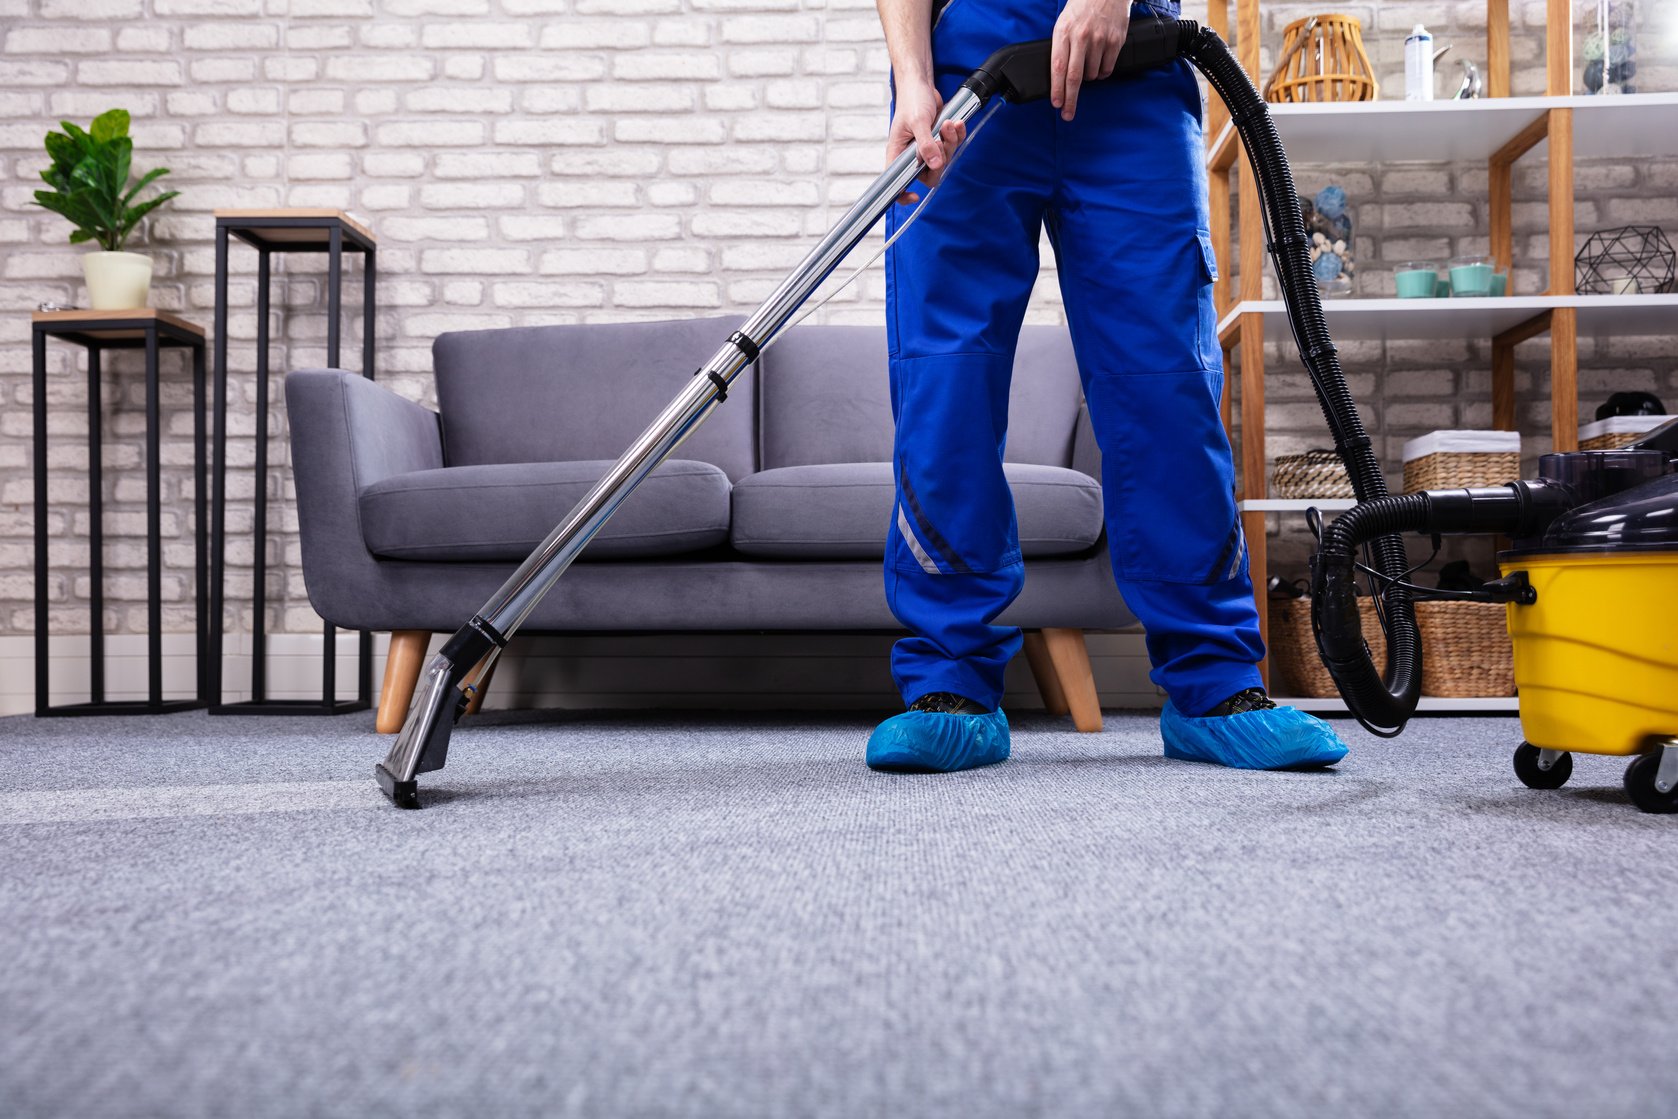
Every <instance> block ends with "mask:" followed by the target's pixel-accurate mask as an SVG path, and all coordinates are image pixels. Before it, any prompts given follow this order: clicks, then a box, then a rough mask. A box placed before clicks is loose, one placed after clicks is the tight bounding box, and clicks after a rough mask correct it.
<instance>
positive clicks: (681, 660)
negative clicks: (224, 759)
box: [0, 632, 1162, 715]
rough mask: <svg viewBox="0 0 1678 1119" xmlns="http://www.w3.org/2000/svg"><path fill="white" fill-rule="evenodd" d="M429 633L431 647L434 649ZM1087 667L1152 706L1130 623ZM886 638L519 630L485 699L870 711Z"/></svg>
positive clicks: (189, 649) (298, 646) (169, 656)
mask: <svg viewBox="0 0 1678 1119" xmlns="http://www.w3.org/2000/svg"><path fill="white" fill-rule="evenodd" d="M445 636H446V635H442V634H439V635H438V636H437V637H436V638H434V639H433V641H432V648H433V650H435V649H436V648H438V647H440V646H441V644H442V642H443V640H444V638H445ZM1088 640H1089V650H1090V663H1091V665H1092V667H1093V668H1094V671H1095V680H1096V688H1097V691H1098V692H1099V693H1100V695H1101V703H1102V706H1104V707H1116V708H1123V707H1138V708H1151V707H1158V706H1160V703H1161V698H1162V697H1161V693H1160V692H1159V690H1158V689H1156V688H1155V687H1154V686H1153V684H1152V683H1150V682H1149V680H1148V658H1147V654H1146V651H1145V650H1144V648H1143V645H1142V635H1141V634H1140V633H1110V634H1109V633H1104V634H1091V635H1090V637H1089V639H1088ZM324 641H325V636H324V635H322V634H318V633H315V634H300V633H296V634H276V635H271V636H270V637H269V638H268V639H267V649H268V696H269V698H271V699H315V698H318V697H319V695H320V673H321V649H322V647H323V643H324ZM891 642H892V639H891V638H890V637H882V636H873V635H858V634H662V635H648V636H616V635H614V636H583V637H530V638H519V639H517V640H515V642H514V643H513V645H512V647H511V650H510V651H509V652H508V654H507V655H506V656H505V657H504V658H503V660H502V663H501V664H500V665H499V666H498V668H497V670H496V675H495V680H494V682H493V684H492V685H491V686H490V690H489V695H488V696H487V697H486V703H485V706H486V707H489V708H571V709H588V708H635V707H673V708H708V709H730V708H733V709H742V710H775V709H789V708H790V709H800V708H802V709H817V710H820V709H825V710H878V709H881V708H890V707H891V706H893V705H894V704H895V703H897V702H898V700H897V695H896V692H895V691H894V689H893V687H892V683H891V674H890V671H889V661H888V657H889V654H890V650H891ZM34 644H35V642H34V638H33V637H31V636H29V635H27V634H20V635H10V636H0V715H19V714H27V713H29V712H31V711H33V710H34V709H35V669H34V664H35V659H34V653H35V648H34ZM88 644H89V642H88V638H87V637H86V636H85V635H84V636H79V637H78V636H65V637H55V638H54V639H53V643H52V651H51V661H50V664H51V693H50V694H51V702H52V703H53V704H55V705H57V704H61V703H79V702H82V701H85V700H86V699H87V698H88V686H89V664H88ZM356 644H357V636H356V634H354V633H345V632H341V633H339V634H338V636H337V674H338V679H337V685H338V687H337V693H338V696H339V698H340V699H351V698H354V695H355V680H356V670H357V663H356V662H357V654H356ZM228 645H229V652H228V654H227V656H226V657H225V659H224V661H223V675H222V679H223V680H224V682H225V684H226V693H225V696H224V698H225V699H226V700H227V701H229V702H236V701H238V700H242V699H249V698H250V691H249V684H250V653H251V645H250V635H249V634H234V635H229V637H228ZM388 645H389V635H388V634H383V633H379V634H374V636H373V687H374V692H375V698H377V691H378V687H379V682H380V680H381V678H382V677H383V674H384V662H385V651H386V649H387V647H388ZM193 676H194V667H193V636H192V635H191V634H187V633H171V634H165V635H164V637H163V682H164V695H165V697H166V698H171V699H173V698H189V697H190V696H191V695H192V687H193ZM105 680H106V685H105V698H107V699H111V700H122V699H144V698H146V639H145V637H144V635H138V634H122V635H113V636H110V637H107V638H106V639H105ZM1003 704H1004V706H1006V707H1009V708H1013V709H1015V710H1022V711H1024V710H1031V709H1034V708H1041V706H1042V701H1041V699H1040V698H1039V697H1038V695H1037V690H1036V687H1035V685H1034V684H1033V682H1032V679H1031V672H1030V670H1029V669H1028V668H1027V666H1026V664H1025V661H1024V658H1023V657H1017V658H1015V661H1014V663H1013V664H1011V665H1009V666H1008V676H1007V683H1006V693H1005V695H1004V697H1003Z"/></svg>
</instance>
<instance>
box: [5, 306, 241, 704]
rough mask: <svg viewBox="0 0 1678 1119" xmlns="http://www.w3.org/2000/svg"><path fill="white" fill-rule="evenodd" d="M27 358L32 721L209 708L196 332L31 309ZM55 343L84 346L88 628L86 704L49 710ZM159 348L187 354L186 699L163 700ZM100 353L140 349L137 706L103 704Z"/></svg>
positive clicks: (147, 315)
mask: <svg viewBox="0 0 1678 1119" xmlns="http://www.w3.org/2000/svg"><path fill="white" fill-rule="evenodd" d="M31 327H32V329H31V334H32V336H33V342H34V358H35V417H34V419H35V714H36V715H161V714H164V713H166V712H169V711H187V710H191V709H192V708H196V707H203V706H205V705H206V704H208V703H209V701H210V695H211V692H210V690H209V686H208V685H209V666H210V656H209V650H210V636H209V634H210V630H209V620H210V619H209V611H208V609H207V608H206V595H207V592H208V588H209V582H210V580H209V560H208V555H207V551H206V547H205V544H206V537H205V533H204V512H205V508H206V506H207V504H208V500H209V490H208V489H207V487H206V486H205V473H206V472H205V458H204V329H203V328H202V327H200V326H195V325H193V324H192V323H190V322H187V321H186V320H185V319H182V318H179V317H177V316H175V315H171V314H169V313H168V312H167V311H158V310H154V309H151V308H140V309H137V310H132V311H37V312H35V313H34V315H33V317H32V319H31ZM48 338H58V339H62V340H63V341H66V342H73V343H75V344H77V345H80V346H85V347H86V348H87V469H88V485H87V505H88V550H89V560H88V568H89V574H90V575H91V581H90V582H91V587H90V590H89V592H88V596H89V603H88V605H89V608H90V610H91V611H92V615H93V617H92V624H91V626H90V627H89V631H88V632H89V634H90V638H91V649H90V654H89V655H90V661H91V663H90V664H89V676H90V684H91V687H90V689H89V690H90V692H91V693H92V694H91V698H90V699H89V701H88V702H86V703H67V704H60V705H58V706H56V707H54V706H52V704H51V702H50V695H49V689H50V684H51V681H50V680H49V673H48V656H49V655H50V652H51V645H50V641H51V635H50V631H49V623H50V621H51V617H50V610H49V604H48V597H49V596H48V593H47V579H48V576H49V574H50V572H51V567H50V565H49V563H48V558H47V512H48V503H47V339H48ZM164 347H180V348H184V349H189V350H191V351H192V477H193V511H194V513H195V514H196V519H195V521H194V523H193V555H194V557H195V559H194V569H195V570H194V573H193V578H194V583H193V587H194V593H195V595H196V607H197V609H196V613H195V615H194V625H195V627H196V630H195V636H196V644H195V646H194V649H195V652H196V654H197V655H196V658H195V661H196V688H195V698H193V699H176V700H165V699H164V698H163V544H162V535H163V532H162V523H163V500H162V494H161V490H160V487H161V483H162V435H163V425H162V418H161V416H160V415H159V400H158V368H157V361H158V352H159V351H160V350H161V349H163V348H164ZM106 350H144V351H145V353H146V449H145V463H146V696H147V698H145V699H143V700H126V701H124V700H116V701H112V700H107V699H106V698H105V587H104V583H105V562H104V548H105V530H104V513H105V509H104V493H103V488H104V463H103V456H104V441H103V434H102V431H101V428H102V426H103V425H102V424H101V422H100V421H101V418H102V409H101V402H100V395H101V394H100V387H101V386H100V372H101V370H100V356H101V355H102V354H103V353H104V352H105V351H106Z"/></svg>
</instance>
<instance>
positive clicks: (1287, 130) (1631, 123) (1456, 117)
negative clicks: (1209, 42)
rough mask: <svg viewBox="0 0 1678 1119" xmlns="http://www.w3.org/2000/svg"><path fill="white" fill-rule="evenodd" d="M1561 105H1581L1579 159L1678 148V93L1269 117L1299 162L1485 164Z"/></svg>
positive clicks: (1278, 109)
mask: <svg viewBox="0 0 1678 1119" xmlns="http://www.w3.org/2000/svg"><path fill="white" fill-rule="evenodd" d="M1556 108H1571V109H1574V110H1575V114H1574V120H1573V157H1574V158H1575V159H1591V158H1596V157H1605V156H1619V157H1622V158H1633V157H1648V156H1665V155H1678V93H1638V94H1632V95H1630V96H1625V97H1486V98H1480V99H1477V100H1473V101H1329V102H1306V103H1303V104H1297V105H1272V106H1270V116H1271V119H1273V120H1274V121H1275V122H1276V131H1277V133H1278V134H1279V135H1280V136H1281V138H1282V147H1283V148H1284V149H1285V150H1286V151H1287V153H1288V161H1289V162H1290V163H1293V164H1305V163H1465V162H1466V163H1484V162H1486V160H1488V159H1490V158H1491V156H1492V154H1493V153H1494V152H1496V151H1497V150H1498V149H1499V148H1501V147H1503V145H1505V144H1507V143H1508V142H1509V141H1510V140H1513V139H1514V138H1515V136H1516V135H1517V134H1519V133H1520V131H1521V130H1522V129H1524V128H1525V127H1526V126H1527V125H1529V124H1531V123H1532V122H1533V121H1535V120H1537V119H1538V118H1539V116H1540V115H1542V114H1543V113H1544V111H1545V110H1547V109H1556ZM1233 127H1234V126H1233V125H1227V124H1226V125H1225V126H1224V132H1226V133H1227V132H1229V131H1230V130H1231V129H1233ZM1218 143H1219V146H1221V145H1222V144H1223V143H1224V135H1223V134H1222V133H1220V134H1219V137H1218Z"/></svg>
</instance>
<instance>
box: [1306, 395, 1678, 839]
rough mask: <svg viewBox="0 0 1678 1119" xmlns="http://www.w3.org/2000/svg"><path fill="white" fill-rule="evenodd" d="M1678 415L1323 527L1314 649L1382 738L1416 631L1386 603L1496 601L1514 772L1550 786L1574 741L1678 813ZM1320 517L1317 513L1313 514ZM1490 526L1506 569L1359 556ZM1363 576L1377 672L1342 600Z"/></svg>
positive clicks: (1366, 508) (1410, 695) (1415, 686)
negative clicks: (1432, 583) (1533, 473)
mask: <svg viewBox="0 0 1678 1119" xmlns="http://www.w3.org/2000/svg"><path fill="white" fill-rule="evenodd" d="M1674 456H1678V421H1673V422H1672V423H1669V424H1667V425H1666V426H1664V427H1662V428H1659V429H1657V430H1656V431H1654V432H1651V433H1650V434H1649V435H1647V436H1645V437H1644V438H1643V439H1642V440H1641V441H1640V442H1638V443H1636V444H1634V445H1633V446H1632V447H1630V448H1627V449H1624V450H1617V451H1575V452H1569V453H1565V454H1552V455H1545V456H1543V457H1542V458H1541V459H1540V460H1539V477H1538V478H1537V479H1535V480H1532V481H1522V482H1511V483H1510V484H1509V485H1507V486H1496V487H1488V488H1485V489H1461V490H1429V491H1427V492H1425V493H1419V494H1407V495H1405V496H1402V497H1385V498H1380V499H1378V500H1375V501H1369V502H1364V503H1362V504H1360V505H1357V506H1355V507H1353V508H1352V509H1351V510H1350V511H1349V512H1347V513H1345V514H1344V515H1342V516H1341V517H1340V518H1338V519H1337V520H1336V521H1335V522H1334V523H1333V524H1332V525H1330V526H1329V527H1328V528H1327V529H1326V530H1324V531H1321V532H1320V546H1319V549H1318V551H1317V553H1316V555H1315V556H1313V557H1312V588H1313V602H1312V620H1313V626H1314V628H1315V630H1316V634H1317V645H1318V650H1319V652H1320V653H1321V654H1322V657H1323V662H1324V664H1325V665H1326V666H1327V667H1328V669H1329V672H1330V674H1331V675H1332V676H1333V677H1334V679H1335V683H1336V684H1337V685H1338V686H1339V688H1340V691H1341V694H1342V695H1343V696H1344V697H1345V698H1346V702H1347V705H1348V706H1349V707H1350V708H1351V710H1352V713H1353V714H1354V715H1356V716H1357V717H1358V719H1359V720H1360V721H1361V722H1363V723H1364V725H1365V726H1366V727H1368V728H1369V729H1370V730H1372V731H1374V732H1375V733H1377V734H1383V735H1392V734H1396V733H1398V731H1399V730H1401V729H1402V728H1403V725H1404V722H1405V720H1406V719H1407V718H1408V717H1409V715H1410V714H1411V713H1413V712H1414V710H1415V701H1416V695H1417V692H1418V691H1419V682H1420V680H1421V656H1422V649H1421V645H1420V643H1419V642H1418V641H1417V640H1416V639H1415V634H1414V631H1413V628H1409V627H1406V625H1405V624H1404V622H1405V619H1403V618H1402V617H1400V614H1401V613H1408V612H1409V611H1401V610H1399V609H1395V607H1399V606H1402V605H1405V604H1407V603H1408V602H1411V601H1414V600H1415V599H1417V598H1468V599H1475V600H1478V601H1490V602H1505V603H1507V604H1508V606H1507V609H1508V612H1509V634H1510V637H1511V639H1512V640H1513V643H1514V652H1515V685H1516V689H1517V691H1518V693H1519V696H1520V714H1521V730H1522V732H1523V733H1524V734H1525V736H1526V741H1525V742H1523V743H1521V745H1520V747H1519V748H1518V749H1516V751H1515V774H1516V776H1517V777H1519V778H1520V780H1521V781H1522V783H1523V784H1525V785H1527V786H1529V787H1530V788H1534V789H1558V788H1560V787H1561V786H1562V785H1563V784H1565V783H1566V782H1567V779H1568V777H1569V776H1571V774H1572V772H1573V758H1572V755H1573V754H1575V753H1585V754H1609V755H1616V756H1622V757H1624V756H1633V757H1634V760H1633V761H1632V763H1631V765H1630V766H1629V767H1628V768H1627V769H1626V773H1625V787H1626V792H1627V793H1628V794H1629V795H1630V797H1631V799H1632V802H1633V803H1634V804H1636V805H1637V807H1639V808H1641V809H1642V810H1643V811H1645V812H1660V813H1672V812H1678V458H1675V457H1674ZM1315 523H1316V524H1318V525H1319V526H1320V521H1318V522H1315ZM1399 532H1421V533H1427V534H1431V535H1433V536H1435V537H1438V536H1441V535H1446V534H1454V533H1469V532H1473V533H1484V532H1500V533H1503V534H1505V535H1508V536H1510V537H1512V538H1513V542H1514V546H1513V547H1511V548H1510V549H1508V550H1507V551H1504V552H1502V553H1501V554H1500V555H1499V556H1498V565H1499V568H1500V574H1501V578H1499V579H1497V580H1495V581H1494V582H1492V583H1489V584H1487V585H1486V587H1485V588H1483V589H1481V590H1479V591H1456V592H1452V591H1436V590H1432V589H1427V588H1422V587H1417V586H1415V585H1414V584H1410V583H1407V582H1405V581H1403V580H1395V579H1390V578H1387V577H1386V576H1384V575H1381V574H1379V573H1378V572H1376V571H1375V570H1374V569H1372V568H1366V567H1364V565H1362V564H1360V563H1358V562H1357V551H1358V549H1359V548H1360V547H1362V546H1363V545H1364V544H1366V543H1367V542H1368V541H1370V540H1373V539H1376V538H1378V537H1380V536H1383V535H1386V534H1390V533H1399ZM1360 570H1362V571H1364V572H1366V573H1368V574H1369V575H1370V576H1371V578H1372V580H1373V582H1374V584H1375V590H1376V592H1377V594H1378V595H1379V596H1380V598H1381V600H1382V601H1381V605H1382V609H1383V613H1384V615H1385V616H1386V622H1387V624H1388V626H1389V632H1388V649H1389V654H1388V664H1387V671H1386V673H1385V675H1384V678H1383V676H1382V675H1378V674H1377V673H1376V669H1375V667H1374V665H1373V663H1372V662H1371V659H1370V656H1369V651H1368V648H1367V646H1365V645H1364V643H1363V636H1362V631H1361V629H1360V628H1359V623H1358V613H1357V605H1356V602H1355V600H1354V599H1353V598H1352V597H1351V596H1352V594H1353V593H1354V581H1355V578H1356V573H1357V572H1358V571H1360Z"/></svg>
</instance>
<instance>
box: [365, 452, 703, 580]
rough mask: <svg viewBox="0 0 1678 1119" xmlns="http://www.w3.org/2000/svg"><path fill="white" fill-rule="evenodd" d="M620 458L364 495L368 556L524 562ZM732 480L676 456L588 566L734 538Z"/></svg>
mask: <svg viewBox="0 0 1678 1119" xmlns="http://www.w3.org/2000/svg"><path fill="white" fill-rule="evenodd" d="M611 465H612V463H611V461H610V460H606V459H601V460H591V461H583V462H524V463H504V464H494V465H486V466H453V467H446V468H444V469H442V470H416V471H414V472H413V473H411V474H399V475H397V476H395V477H393V478H386V479H384V480H383V481H379V482H375V483H373V484H372V485H370V486H368V487H367V488H366V489H364V490H362V491H361V495H360V505H361V531H362V535H363V537H364V539H365V540H366V543H367V549H368V551H370V552H372V553H373V554H374V555H376V556H382V557H384V558H386V559H404V560H432V561H436V560H522V559H524V558H525V557H526V556H528V555H529V554H530V553H531V552H532V551H533V550H535V548H536V545H538V544H540V543H541V542H542V541H543V540H544V539H546V538H547V535H548V533H550V532H552V531H553V528H554V526H555V525H557V524H559V522H560V521H561V520H563V519H564V517H565V515H566V514H567V513H569V512H570V511H571V510H572V508H573V507H574V506H575V505H576V504H577V502H578V501H579V500H581V499H582V497H583V495H584V494H586V493H587V492H588V491H589V489H590V487H592V486H593V485H594V484H595V483H596V482H597V481H599V480H600V478H601V477H602V476H603V475H604V474H605V473H606V471H607V470H608V469H609V468H610V467H611ZM728 490H729V486H728V475H727V474H725V473H723V471H722V469H721V468H719V467H716V466H712V465H711V464H710V463H708V462H693V461H691V460H686V459H671V460H670V461H669V462H666V463H664V464H663V465H662V466H660V467H659V468H658V469H657V470H655V471H653V472H652V474H651V475H649V476H648V477H647V479H646V480H645V481H643V482H642V483H641V485H640V486H639V487H637V488H636V490H635V492H634V493H633V494H631V495H630V496H629V499H628V500H626V501H625V502H624V503H623V507H622V508H620V509H619V510H618V511H617V513H616V514H615V515H614V516H613V517H612V519H611V520H609V521H607V522H606V526H605V527H604V528H602V529H601V530H600V534H599V535H598V536H596V537H595V538H594V539H593V540H592V541H590V542H589V545H588V547H587V548H585V549H584V550H583V554H582V556H581V557H579V558H581V559H585V560H599V559H627V558H645V557H648V556H675V555H682V554H684V553H687V552H696V551H699V550H701V549H704V548H714V547H716V546H717V545H719V544H723V543H724V542H726V541H727V539H728V512H729V508H728Z"/></svg>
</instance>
